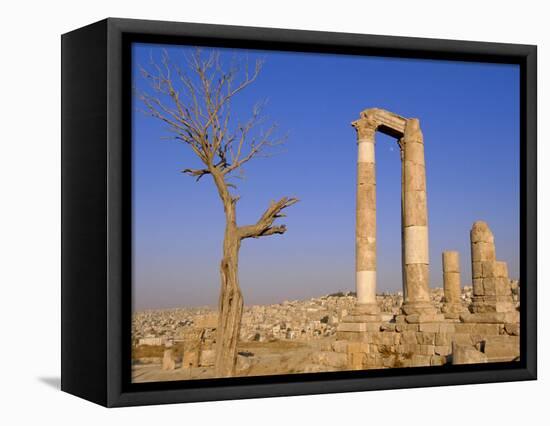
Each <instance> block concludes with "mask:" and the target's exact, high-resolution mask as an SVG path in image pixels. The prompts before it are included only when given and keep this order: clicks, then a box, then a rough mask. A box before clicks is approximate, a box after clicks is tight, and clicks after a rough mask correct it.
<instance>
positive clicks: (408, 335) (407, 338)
mask: <svg viewBox="0 0 550 426" xmlns="http://www.w3.org/2000/svg"><path fill="white" fill-rule="evenodd" d="M401 343H412V344H415V343H417V341H416V332H415V331H404V332H403V333H401Z"/></svg>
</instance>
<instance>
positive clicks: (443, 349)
mask: <svg viewBox="0 0 550 426" xmlns="http://www.w3.org/2000/svg"><path fill="white" fill-rule="evenodd" d="M434 352H435V354H436V355H441V356H447V355H450V354H451V345H441V346H435V347H434Z"/></svg>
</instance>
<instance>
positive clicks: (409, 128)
mask: <svg viewBox="0 0 550 426" xmlns="http://www.w3.org/2000/svg"><path fill="white" fill-rule="evenodd" d="M403 140H404V142H405V143H406V142H417V143H424V135H423V134H422V130H420V122H419V121H418V119H417V118H409V119H408V120H407V124H406V126H405V134H404V135H403Z"/></svg>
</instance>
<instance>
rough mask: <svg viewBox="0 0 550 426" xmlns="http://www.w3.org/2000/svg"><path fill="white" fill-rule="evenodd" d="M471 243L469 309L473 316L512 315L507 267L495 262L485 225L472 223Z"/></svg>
mask: <svg viewBox="0 0 550 426" xmlns="http://www.w3.org/2000/svg"><path fill="white" fill-rule="evenodd" d="M470 243H471V250H472V285H473V291H474V296H473V298H472V305H471V306H470V310H471V311H472V312H475V313H506V312H514V311H515V307H514V304H513V299H512V288H511V285H510V278H509V277H508V266H507V265H506V262H499V261H497V260H496V251H495V239H494V236H493V233H492V232H491V229H489V226H488V225H487V223H485V222H483V221H477V222H475V223H474V225H473V226H472V230H471V231H470Z"/></svg>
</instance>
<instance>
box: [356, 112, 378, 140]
mask: <svg viewBox="0 0 550 426" xmlns="http://www.w3.org/2000/svg"><path fill="white" fill-rule="evenodd" d="M351 126H352V127H353V128H354V129H355V130H356V132H357V143H361V142H371V143H374V142H375V139H374V134H375V133H376V129H377V128H378V123H377V122H376V121H374V120H372V119H370V118H368V117H365V116H363V117H361V118H360V119H359V120H355V121H353V122H352V123H351Z"/></svg>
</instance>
